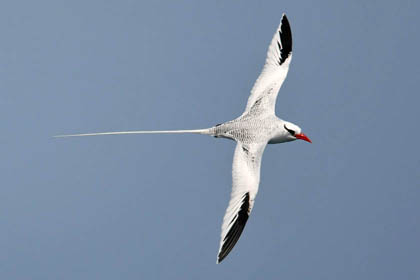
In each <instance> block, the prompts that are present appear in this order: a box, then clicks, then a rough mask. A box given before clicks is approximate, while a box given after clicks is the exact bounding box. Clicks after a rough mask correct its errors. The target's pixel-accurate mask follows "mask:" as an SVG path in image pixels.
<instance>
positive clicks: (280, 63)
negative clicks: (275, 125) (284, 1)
mask: <svg viewBox="0 0 420 280" xmlns="http://www.w3.org/2000/svg"><path fill="white" fill-rule="evenodd" d="M291 60H292V31H291V29H290V24H289V21H288V20H287V17H286V15H285V14H283V16H282V18H281V21H280V25H279V27H278V28H277V30H276V32H275V33H274V36H273V39H272V41H271V44H270V46H269V47H268V51H267V58H266V60H265V64H264V68H263V70H262V72H261V74H260V76H259V77H258V79H257V81H256V82H255V84H254V87H253V88H252V90H251V95H250V97H249V99H248V103H247V105H246V109H245V112H249V111H250V110H251V108H252V106H253V105H254V104H255V103H256V102H257V101H259V102H260V103H262V104H264V107H265V111H266V112H267V113H273V114H274V110H275V105H276V98H277V94H278V92H279V89H280V87H281V85H282V84H283V81H284V80H285V79H286V76H287V72H288V71H289V64H290V61H291Z"/></svg>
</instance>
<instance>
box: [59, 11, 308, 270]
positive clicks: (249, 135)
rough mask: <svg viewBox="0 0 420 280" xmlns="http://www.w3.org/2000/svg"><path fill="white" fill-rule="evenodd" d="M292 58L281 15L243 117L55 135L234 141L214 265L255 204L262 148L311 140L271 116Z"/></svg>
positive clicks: (232, 243) (234, 240) (230, 246)
mask: <svg viewBox="0 0 420 280" xmlns="http://www.w3.org/2000/svg"><path fill="white" fill-rule="evenodd" d="M291 60H292V31H291V29H290V24H289V21H288V20H287V17H286V15H284V14H283V16H282V18H281V21H280V25H279V27H278V28H277V29H276V32H275V33H274V36H273V39H272V41H271V44H270V46H269V48H268V51H267V58H266V60H265V64H264V67H263V70H262V72H261V74H260V76H259V77H258V79H257V81H256V82H255V85H254V87H253V88H252V90H251V95H250V97H249V99H248V103H247V106H246V108H245V111H244V113H243V114H242V115H241V116H240V117H238V118H236V119H234V120H232V121H229V122H226V123H223V124H219V125H216V126H214V127H211V128H206V129H195V130H168V131H121V132H102V133H87V134H72V135H60V136H57V137H67V136H92V135H115V134H151V133H198V134H205V135H212V136H215V137H218V138H228V139H232V140H234V141H236V142H237V145H236V149H235V154H234V157H233V165H232V193H231V197H230V201H229V205H228V208H227V210H226V214H225V216H224V218H223V224H222V233H221V239H220V247H219V253H218V256H217V262H218V263H219V262H221V261H222V260H223V259H224V258H225V257H226V256H227V255H228V254H229V253H230V252H231V250H232V249H233V247H234V246H235V244H236V243H237V241H238V239H239V237H240V236H241V234H242V231H243V230H244V227H245V224H246V222H247V220H248V217H249V215H250V213H251V211H252V208H253V206H254V201H255V197H256V195H257V192H258V186H259V181H260V167H261V159H262V155H263V152H264V149H265V147H266V145H267V144H276V143H283V142H288V141H293V140H296V139H302V140H305V141H308V142H310V140H309V138H308V137H306V136H305V135H304V134H303V133H302V132H301V129H300V128H299V127H298V126H297V125H295V124H292V123H290V122H287V121H283V120H281V119H279V118H277V117H276V115H275V105H276V99H277V94H278V91H279V89H280V87H281V85H282V84H283V81H284V80H285V78H286V76H287V72H288V71H289V64H290V61H291Z"/></svg>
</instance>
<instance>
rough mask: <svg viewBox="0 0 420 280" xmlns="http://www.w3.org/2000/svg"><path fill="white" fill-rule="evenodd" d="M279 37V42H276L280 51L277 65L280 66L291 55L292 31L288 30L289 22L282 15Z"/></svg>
mask: <svg viewBox="0 0 420 280" xmlns="http://www.w3.org/2000/svg"><path fill="white" fill-rule="evenodd" d="M279 37H280V42H277V45H278V47H279V50H280V59H279V65H282V64H283V62H284V61H286V59H287V58H288V57H289V56H290V54H291V53H292V30H291V29H290V24H289V20H288V19H287V17H286V15H283V17H282V19H281V26H280V30H279Z"/></svg>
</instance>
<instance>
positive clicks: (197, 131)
mask: <svg viewBox="0 0 420 280" xmlns="http://www.w3.org/2000/svg"><path fill="white" fill-rule="evenodd" d="M175 133H195V134H205V135H213V133H212V128H205V129H190V130H131V131H113V132H97V133H83V134H66V135H56V136H54V137H55V138H63V137H78V136H98V135H120V134H175Z"/></svg>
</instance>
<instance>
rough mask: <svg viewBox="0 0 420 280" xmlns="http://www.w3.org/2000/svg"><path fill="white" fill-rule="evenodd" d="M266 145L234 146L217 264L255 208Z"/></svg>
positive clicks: (228, 250) (228, 251)
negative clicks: (229, 186)
mask: <svg viewBox="0 0 420 280" xmlns="http://www.w3.org/2000/svg"><path fill="white" fill-rule="evenodd" d="M265 146H266V144H265V143H264V144H251V145H245V144H242V143H239V142H238V144H237V145H236V149H235V154H234V157H233V166H232V193H231V198H230V201H229V206H228V208H227V210H226V214H225V217H224V218H223V224H222V233H221V240H220V248H219V253H218V256H217V263H220V262H221V261H222V260H223V259H224V258H225V257H226V256H227V255H228V254H229V253H230V251H231V250H232V248H233V247H234V246H235V244H236V242H237V241H238V239H239V237H240V236H241V233H242V231H243V229H244V227H245V224H246V222H247V220H248V217H249V215H250V213H251V210H252V207H253V206H254V199H255V196H256V195H257V192H258V185H259V181H260V167H261V158H262V155H263V152H264V149H265Z"/></svg>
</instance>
